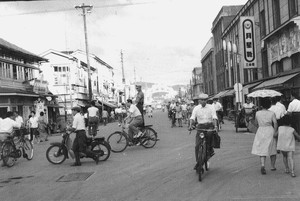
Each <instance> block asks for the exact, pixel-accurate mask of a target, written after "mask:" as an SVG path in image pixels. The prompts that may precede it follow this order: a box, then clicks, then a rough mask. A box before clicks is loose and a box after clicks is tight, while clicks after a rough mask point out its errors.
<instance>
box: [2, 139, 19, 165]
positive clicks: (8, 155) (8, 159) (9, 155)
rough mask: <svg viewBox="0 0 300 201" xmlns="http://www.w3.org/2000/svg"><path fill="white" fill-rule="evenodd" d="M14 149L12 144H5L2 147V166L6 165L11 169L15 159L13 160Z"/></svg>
mask: <svg viewBox="0 0 300 201" xmlns="http://www.w3.org/2000/svg"><path fill="white" fill-rule="evenodd" d="M15 151H16V149H15V147H14V146H13V145H12V143H10V142H5V143H4V144H3V146H2V151H1V153H2V160H3V163H4V165H6V166H7V167H12V166H13V165H14V164H15V162H16V158H15Z"/></svg>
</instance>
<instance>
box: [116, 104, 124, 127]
mask: <svg viewBox="0 0 300 201" xmlns="http://www.w3.org/2000/svg"><path fill="white" fill-rule="evenodd" d="M115 114H116V117H117V119H118V125H119V126H121V124H122V120H123V118H122V108H121V105H120V104H119V105H118V107H117V108H116V109H115Z"/></svg>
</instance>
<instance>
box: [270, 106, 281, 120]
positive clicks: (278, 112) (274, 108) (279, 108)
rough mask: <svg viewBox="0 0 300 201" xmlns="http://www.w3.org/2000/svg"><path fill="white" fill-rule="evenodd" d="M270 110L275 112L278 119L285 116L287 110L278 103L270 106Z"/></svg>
mask: <svg viewBox="0 0 300 201" xmlns="http://www.w3.org/2000/svg"><path fill="white" fill-rule="evenodd" d="M269 110H270V111H272V112H274V113H275V116H276V119H277V120H278V119H281V118H282V117H283V116H284V113H285V111H284V110H283V109H282V107H280V106H278V105H272V106H271V107H270V108H269Z"/></svg>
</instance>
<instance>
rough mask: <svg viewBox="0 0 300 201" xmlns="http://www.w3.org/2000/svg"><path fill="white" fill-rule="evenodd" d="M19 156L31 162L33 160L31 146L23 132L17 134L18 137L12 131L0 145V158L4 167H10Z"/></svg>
mask: <svg viewBox="0 0 300 201" xmlns="http://www.w3.org/2000/svg"><path fill="white" fill-rule="evenodd" d="M21 156H23V158H26V159H27V160H31V159H32V158H33V145H32V143H31V142H30V140H29V139H27V138H26V137H25V135H24V133H23V132H19V135H16V132H15V131H14V132H13V134H12V135H10V136H8V137H7V139H6V140H4V141H3V143H2V147H1V158H2V160H3V164H4V165H5V166H7V167H12V166H13V165H14V164H15V162H16V161H17V159H18V158H21Z"/></svg>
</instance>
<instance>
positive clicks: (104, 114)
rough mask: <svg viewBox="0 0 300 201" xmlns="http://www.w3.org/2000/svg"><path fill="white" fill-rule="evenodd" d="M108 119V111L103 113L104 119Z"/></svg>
mask: <svg viewBox="0 0 300 201" xmlns="http://www.w3.org/2000/svg"><path fill="white" fill-rule="evenodd" d="M107 117H108V112H107V111H106V110H103V111H102V118H107Z"/></svg>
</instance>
